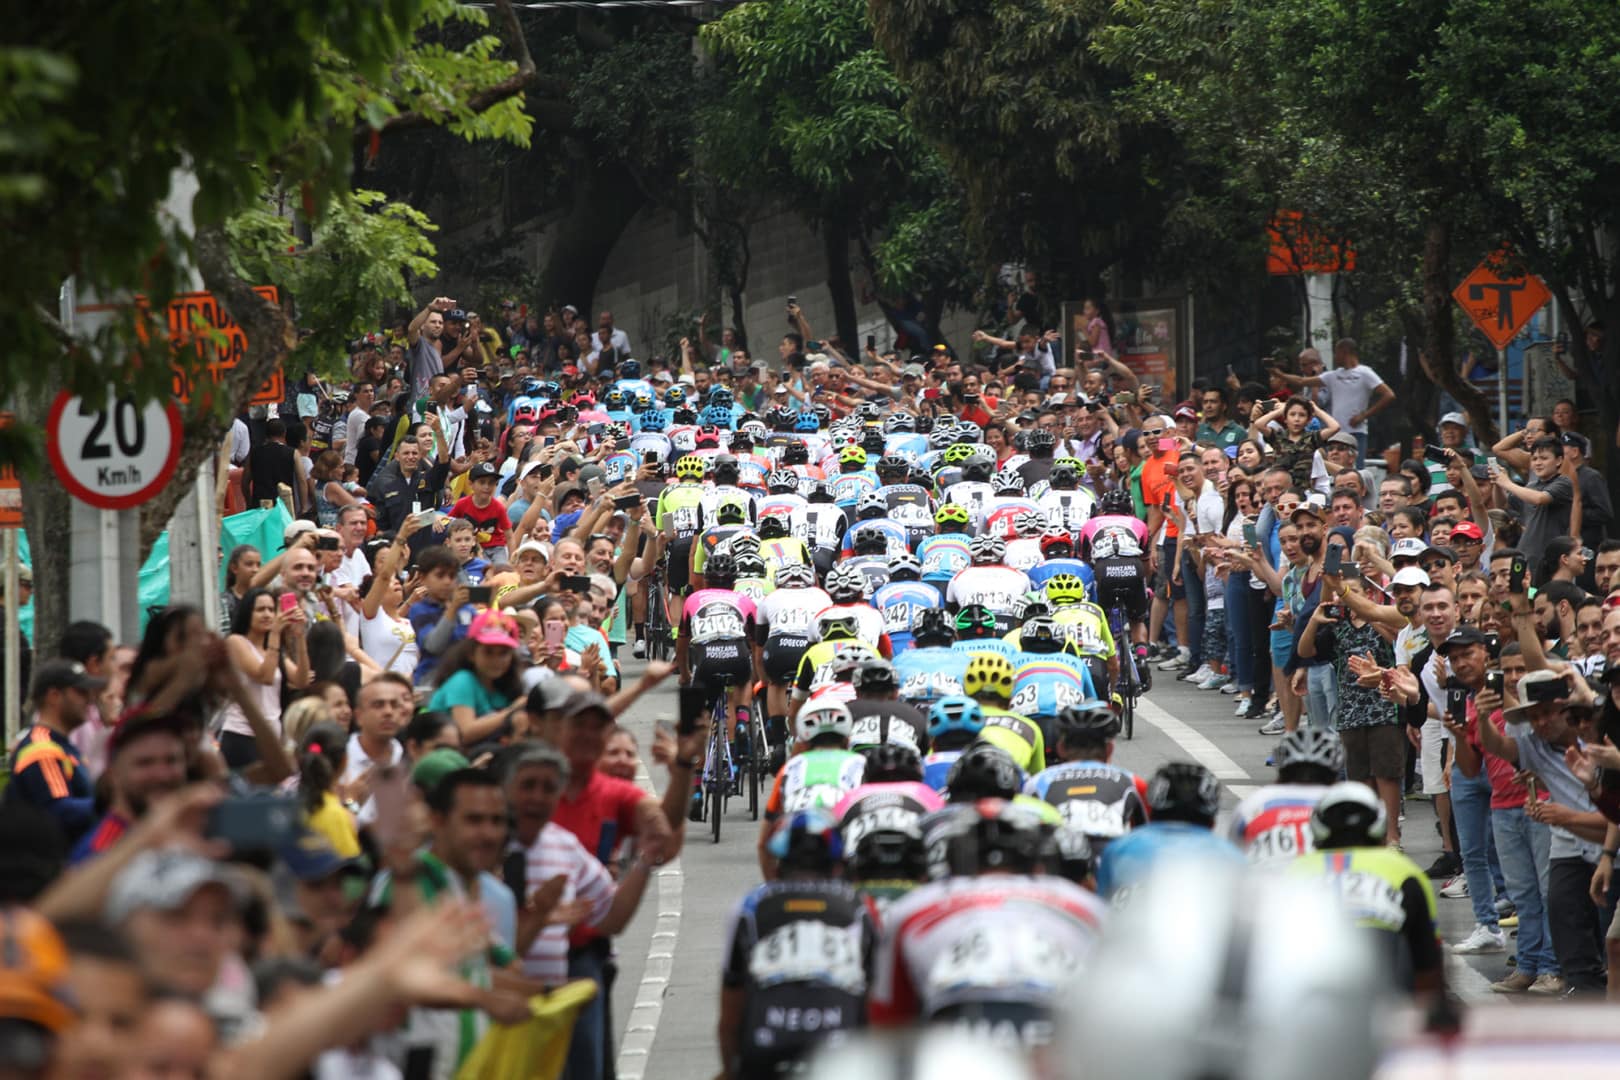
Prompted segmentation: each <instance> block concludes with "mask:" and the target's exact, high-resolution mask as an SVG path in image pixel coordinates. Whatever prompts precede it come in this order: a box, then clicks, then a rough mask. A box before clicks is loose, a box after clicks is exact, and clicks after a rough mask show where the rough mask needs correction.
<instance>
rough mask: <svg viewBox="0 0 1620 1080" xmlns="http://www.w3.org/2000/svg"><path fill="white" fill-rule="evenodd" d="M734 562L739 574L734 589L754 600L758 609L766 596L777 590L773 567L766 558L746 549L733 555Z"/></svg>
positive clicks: (733, 585)
mask: <svg viewBox="0 0 1620 1080" xmlns="http://www.w3.org/2000/svg"><path fill="white" fill-rule="evenodd" d="M732 563H733V566H734V567H735V570H736V574H737V577H736V581H735V582H734V583H733V584H732V586H731V587H732V589H733V590H734V591H736V592H739V593H742V594H743V595H744V596H746V597H748V599H750V600H752V601H753V602H754V607H755V609H756V610H757V609H758V608H759V605H760V604H762V603H764V601H765V598H766V597H767V596H769V595H770V594H771V593H773V592H775V591H776V584H775V582H774V581H773V580H772V573H771V568H770V567H769V566H767V565H766V564H765V560H764V559H762V558H760V557H759V556H758V555H756V554H754V553H753V552H751V551H746V550H744V551H738V552H737V553H736V554H735V555H733V556H732Z"/></svg>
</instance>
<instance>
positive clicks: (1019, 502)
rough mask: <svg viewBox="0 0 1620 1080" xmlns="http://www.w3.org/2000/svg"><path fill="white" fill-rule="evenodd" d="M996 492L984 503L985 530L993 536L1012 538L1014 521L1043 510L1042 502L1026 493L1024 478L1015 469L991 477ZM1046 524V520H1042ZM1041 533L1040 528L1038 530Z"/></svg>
mask: <svg viewBox="0 0 1620 1080" xmlns="http://www.w3.org/2000/svg"><path fill="white" fill-rule="evenodd" d="M990 488H991V490H992V491H994V492H995V494H994V495H992V496H991V497H990V499H989V501H988V502H986V503H985V504H984V531H985V532H986V533H988V534H989V535H991V536H999V537H1002V538H1003V539H1011V537H1012V535H1013V522H1014V521H1015V520H1016V519H1017V517H1018V515H1020V514H1035V515H1037V516H1038V515H1039V514H1040V512H1041V508H1040V504H1039V503H1037V502H1036V501H1035V500H1034V499H1030V498H1026V497H1025V495H1024V478H1023V477H1021V476H1019V475H1018V473H1017V472H1016V471H1015V470H1013V469H1002V470H1001V471H1000V472H998V473H996V474H995V475H993V476H991V477H990ZM1042 524H1043V525H1044V524H1045V523H1044V521H1043V522H1042ZM1036 535H1039V530H1036Z"/></svg>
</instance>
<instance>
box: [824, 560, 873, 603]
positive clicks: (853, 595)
mask: <svg viewBox="0 0 1620 1080" xmlns="http://www.w3.org/2000/svg"><path fill="white" fill-rule="evenodd" d="M823 587H824V588H825V589H826V590H827V595H828V596H830V597H832V598H833V603H835V604H858V603H860V602H861V601H862V600H865V599H866V595H867V584H866V575H865V574H863V573H861V571H860V569H859V568H858V567H854V566H851V565H849V564H848V563H839V564H838V565H837V566H834V567H833V568H832V569H831V570H829V571H827V580H826V582H825V584H824V585H823Z"/></svg>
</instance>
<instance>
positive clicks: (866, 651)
mask: <svg viewBox="0 0 1620 1080" xmlns="http://www.w3.org/2000/svg"><path fill="white" fill-rule="evenodd" d="M851 651H854V652H855V653H857V654H858V655H860V656H861V658H862V659H867V658H870V659H872V660H881V659H882V657H881V656H879V655H878V651H877V650H876V649H874V648H872V646H870V645H868V644H867V643H866V642H864V641H862V640H861V639H860V638H844V639H841V640H839V641H818V642H816V643H815V644H814V645H812V646H810V647H809V648H808V649H806V650H804V655H803V656H801V657H800V658H799V673H798V674H797V675H796V676H795V677H794V679H793V686H794V688H795V689H797V690H800V691H803V692H804V693H809V692H810V687H811V685H812V684H813V683H814V682H815V679H816V672H817V671H819V670H820V669H821V667H822V665H823V664H828V663H831V662H832V661H833V660H834V659H836V658H837V657H840V656H843V655H844V654H845V653H847V652H851Z"/></svg>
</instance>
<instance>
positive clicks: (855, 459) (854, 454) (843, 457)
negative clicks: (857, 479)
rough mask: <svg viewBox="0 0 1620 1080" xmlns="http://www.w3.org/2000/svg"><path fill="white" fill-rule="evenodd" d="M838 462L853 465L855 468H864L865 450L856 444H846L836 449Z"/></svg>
mask: <svg viewBox="0 0 1620 1080" xmlns="http://www.w3.org/2000/svg"><path fill="white" fill-rule="evenodd" d="M838 464H839V465H841V466H843V465H853V466H855V467H856V468H857V469H864V468H866V451H865V450H862V449H861V448H860V447H858V446H846V447H844V448H843V449H842V450H840V451H838Z"/></svg>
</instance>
